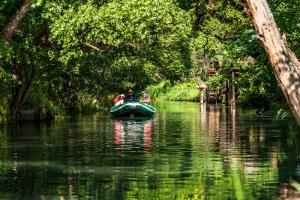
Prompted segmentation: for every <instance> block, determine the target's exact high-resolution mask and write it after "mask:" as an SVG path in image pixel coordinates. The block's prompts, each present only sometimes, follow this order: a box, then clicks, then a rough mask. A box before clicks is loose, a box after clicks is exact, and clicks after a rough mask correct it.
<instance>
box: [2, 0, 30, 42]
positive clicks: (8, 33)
mask: <svg viewBox="0 0 300 200" xmlns="http://www.w3.org/2000/svg"><path fill="white" fill-rule="evenodd" d="M32 2H33V0H25V1H24V2H23V4H22V6H21V8H20V9H19V10H18V11H17V12H16V14H15V15H14V16H13V17H12V18H11V20H10V22H9V23H8V24H7V25H6V27H5V28H4V30H3V35H4V38H5V39H6V40H8V41H11V40H12V37H13V35H14V33H15V31H16V29H17V27H18V25H19V24H20V22H21V21H22V19H23V18H24V17H25V16H26V15H27V13H28V12H29V10H30V9H31V6H32Z"/></svg>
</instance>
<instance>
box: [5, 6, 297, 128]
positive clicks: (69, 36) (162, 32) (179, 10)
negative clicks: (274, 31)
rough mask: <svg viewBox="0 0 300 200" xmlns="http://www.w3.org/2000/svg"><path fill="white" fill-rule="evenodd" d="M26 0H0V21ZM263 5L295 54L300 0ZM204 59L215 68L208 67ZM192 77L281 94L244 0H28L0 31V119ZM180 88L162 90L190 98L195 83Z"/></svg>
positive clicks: (82, 105)
mask: <svg viewBox="0 0 300 200" xmlns="http://www.w3.org/2000/svg"><path fill="white" fill-rule="evenodd" d="M28 1H29V0H15V1H7V0H4V1H1V3H0V13H1V15H0V28H1V30H4V29H5V27H7V26H8V25H9V22H10V21H11V19H13V16H14V15H15V14H17V13H18V11H19V9H20V8H21V7H22V5H23V3H24V2H28ZM270 5H271V7H272V9H273V11H274V14H275V17H276V20H277V23H278V25H279V26H280V28H281V30H282V31H283V32H284V33H285V34H286V36H287V38H288V42H289V44H290V47H291V48H292V50H294V51H295V52H296V53H297V54H298V56H299V54H300V50H299V49H300V48H299V44H300V43H299V38H300V37H299V32H300V31H299V29H300V26H299V23H300V21H299V19H300V18H299V12H295V11H297V10H299V7H300V3H299V1H292V2H291V1H287V0H283V1H277V0H272V1H270ZM210 68H216V69H218V75H217V76H215V77H209V76H208V70H209V69H210ZM233 70H237V71H239V76H238V77H237V78H236V79H235V80H234V81H233V80H232V79H231V73H232V71H233ZM199 78H200V79H201V80H202V81H206V82H207V84H208V85H209V86H210V87H211V88H218V89H222V88H224V83H226V82H227V83H229V84H231V85H232V84H234V85H236V87H237V88H238V92H239V101H240V103H241V104H243V105H246V106H248V105H253V106H258V107H261V106H262V105H261V101H264V102H266V104H269V102H278V101H282V95H281V92H279V90H278V88H277V84H275V82H276V80H275V78H274V76H273V74H272V71H271V68H270V66H269V64H268V60H267V57H266V55H265V53H264V52H263V50H262V49H261V48H260V46H259V44H258V43H257V42H256V35H255V32H254V30H253V28H252V25H251V22H250V18H249V16H248V11H247V8H246V6H245V3H244V2H243V1H242V0H234V1H226V0H217V1H207V0H192V1H184V0H176V1H175V0H157V1H152V0H145V1H139V0H125V1H124V0H101V1H92V0H86V1H76V0H64V1H43V0H35V1H33V4H32V5H31V8H30V10H29V12H28V13H27V14H26V15H25V17H24V18H22V20H21V21H20V23H19V24H18V26H17V29H16V30H15V31H14V34H13V37H12V39H11V40H8V39H7V38H6V37H5V36H4V34H2V35H1V36H0V97H1V104H0V123H3V122H5V121H6V118H7V116H13V117H17V116H18V112H20V110H22V109H32V110H38V111H39V113H40V114H41V116H42V118H52V117H53V116H54V115H55V114H57V113H62V112H64V111H69V112H80V111H83V110H88V109H90V108H95V109H99V108H103V107H105V106H106V105H107V104H109V103H110V101H111V98H112V95H114V94H115V93H116V92H125V91H126V90H127V89H128V88H129V87H130V88H134V90H136V91H137V90H142V89H145V88H146V87H147V86H149V85H152V86H151V87H152V88H155V87H156V86H155V85H156V84H158V86H157V87H156V88H160V86H161V85H164V84H165V83H168V84H167V85H168V87H165V89H166V88H171V87H172V86H173V85H177V86H176V87H177V88H178V85H180V83H183V82H189V83H195V82H197V81H200V80H199ZM151 87H150V90H151ZM179 88H180V87H179ZM181 88H192V89H191V93H189V92H190V91H183V92H178V93H177V94H174V92H173V91H169V94H168V95H167V98H168V99H176V100H193V99H194V100H195V99H196V96H197V92H196V91H195V88H194V87H192V86H190V85H189V84H188V83H187V84H186V85H183V87H181ZM165 89H164V90H163V91H161V92H162V93H165V92H166V90H165ZM176 90H177V89H176ZM153 91H155V89H153ZM157 91H158V90H156V93H157ZM150 92H151V91H150ZM156 93H153V94H155V95H158V94H156ZM179 93H180V94H179ZM172 94H174V95H172ZM175 96H177V97H175ZM178 96H179V97H178ZM257 102H259V103H257ZM263 106H264V105H263Z"/></svg>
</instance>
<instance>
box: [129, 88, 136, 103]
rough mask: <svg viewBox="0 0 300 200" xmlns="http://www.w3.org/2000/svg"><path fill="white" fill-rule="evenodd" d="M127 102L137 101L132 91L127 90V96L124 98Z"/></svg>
mask: <svg viewBox="0 0 300 200" xmlns="http://www.w3.org/2000/svg"><path fill="white" fill-rule="evenodd" d="M126 99H127V101H137V98H136V96H135V95H134V94H133V91H132V89H129V90H128V95H127V97H126Z"/></svg>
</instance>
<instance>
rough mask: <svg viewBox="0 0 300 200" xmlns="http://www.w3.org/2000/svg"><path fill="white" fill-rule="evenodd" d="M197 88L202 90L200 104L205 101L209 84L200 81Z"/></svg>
mask: <svg viewBox="0 0 300 200" xmlns="http://www.w3.org/2000/svg"><path fill="white" fill-rule="evenodd" d="M197 88H198V89H199V90H200V104H203V103H204V93H205V90H206V88H207V85H206V84H205V83H199V84H198V86H197Z"/></svg>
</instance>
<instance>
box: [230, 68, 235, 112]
mask: <svg viewBox="0 0 300 200" xmlns="http://www.w3.org/2000/svg"><path fill="white" fill-rule="evenodd" d="M231 76H232V99H231V106H232V107H235V86H234V70H233V71H232V74H231Z"/></svg>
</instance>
